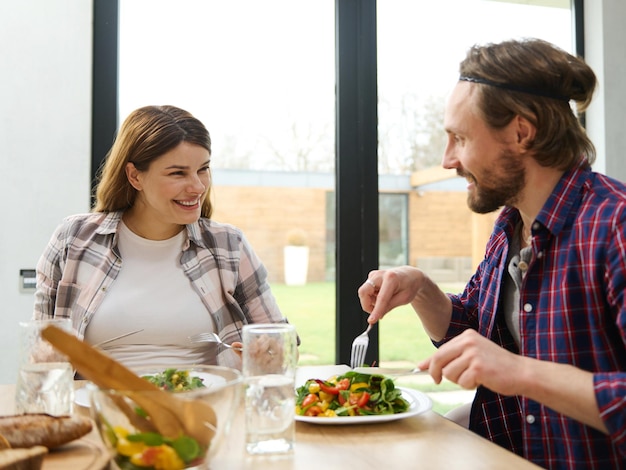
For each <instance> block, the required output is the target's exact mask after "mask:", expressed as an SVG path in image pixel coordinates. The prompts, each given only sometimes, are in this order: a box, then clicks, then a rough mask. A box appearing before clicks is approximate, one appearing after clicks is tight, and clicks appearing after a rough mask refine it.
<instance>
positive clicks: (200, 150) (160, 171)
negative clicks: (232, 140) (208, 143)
mask: <svg viewBox="0 0 626 470" xmlns="http://www.w3.org/2000/svg"><path fill="white" fill-rule="evenodd" d="M210 161H211V155H210V153H209V152H208V150H206V149H205V148H204V147H201V146H199V145H194V144H189V143H187V142H182V143H180V144H179V145H178V146H177V147H175V148H173V149H172V150H170V151H169V152H166V153H164V154H163V155H162V156H160V157H159V158H157V159H156V160H153V161H152V163H151V164H150V166H149V168H148V169H147V170H146V171H139V170H137V168H136V167H135V165H133V164H132V163H128V164H127V167H126V174H127V177H128V179H129V181H130V183H131V184H132V185H133V187H134V188H135V189H136V190H137V198H136V200H135V204H134V205H133V207H132V209H130V211H129V212H131V214H129V215H130V216H131V217H132V222H133V223H132V224H130V225H129V226H130V227H131V229H133V227H136V228H137V229H139V231H140V232H141V233H139V235H141V236H144V237H146V238H153V237H154V239H162V238H163V236H164V234H168V233H171V235H174V234H176V233H178V232H179V231H180V229H181V226H184V225H187V224H191V223H193V222H195V221H197V220H198V219H199V218H200V214H201V208H202V202H203V201H204V200H205V198H206V197H207V196H208V191H209V188H210V184H211V174H210V168H209V163H210Z"/></svg>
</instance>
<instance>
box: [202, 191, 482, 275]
mask: <svg viewBox="0 0 626 470" xmlns="http://www.w3.org/2000/svg"><path fill="white" fill-rule="evenodd" d="M327 192H328V190H327V189H324V188H288V187H287V188H276V187H262V186H242V187H237V186H215V187H214V188H213V202H214V213H213V219H215V220H216V221H219V222H226V223H230V224H233V225H235V226H237V227H239V228H240V229H242V230H243V232H244V233H245V235H246V237H247V238H248V240H249V241H250V243H251V244H252V246H253V247H254V249H255V251H256V252H257V254H258V255H259V257H260V258H261V260H262V261H263V262H264V263H265V265H266V267H267V269H268V271H269V279H270V282H284V268H283V247H284V245H285V240H286V235H287V232H288V231H289V230H290V229H292V228H302V229H304V230H306V232H307V233H308V238H309V247H310V253H309V271H308V280H309V281H313V282H319V281H324V280H326V254H325V246H326V214H325V207H326V206H325V204H326V202H325V201H326V193H327ZM466 198H467V195H466V193H465V192H463V191H429V192H424V193H418V192H415V191H411V192H410V193H409V229H408V230H409V238H410V239H409V262H410V263H411V264H413V265H415V263H416V260H417V258H418V257H472V256H473V253H472V248H473V246H475V245H476V244H477V242H476V240H475V235H474V234H475V233H476V230H475V228H474V225H475V223H476V222H475V217H476V214H472V212H471V211H470V210H469V209H468V208H467V204H466ZM487 217H488V218H486V219H485V221H486V222H485V223H487V224H491V223H492V220H493V217H492V216H487ZM487 233H488V232H487ZM480 236H481V237H484V236H485V235H484V234H480ZM485 241H486V239H485V240H484V241H479V242H478V245H483V246H484V242H485Z"/></svg>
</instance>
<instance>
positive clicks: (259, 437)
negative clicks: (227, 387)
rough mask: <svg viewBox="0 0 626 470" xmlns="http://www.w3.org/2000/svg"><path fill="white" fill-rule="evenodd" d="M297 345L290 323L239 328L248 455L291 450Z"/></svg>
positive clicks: (294, 332) (293, 425)
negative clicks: (244, 388) (241, 339)
mask: <svg viewBox="0 0 626 470" xmlns="http://www.w3.org/2000/svg"><path fill="white" fill-rule="evenodd" d="M297 348H298V346H297V335H296V330H295V327H294V326H293V325H289V324H285V323H277V324H254V325H245V326H244V327H243V376H244V382H245V387H246V393H245V404H246V411H245V414H246V450H247V451H248V453H250V454H277V453H285V452H290V451H291V450H292V449H293V446H294V440H295V411H294V410H295V388H294V381H295V375H296V362H297Z"/></svg>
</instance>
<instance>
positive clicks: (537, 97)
mask: <svg viewBox="0 0 626 470" xmlns="http://www.w3.org/2000/svg"><path fill="white" fill-rule="evenodd" d="M460 74H461V80H465V81H469V82H474V83H477V84H479V85H477V93H478V103H479V110H478V111H479V113H480V114H481V116H482V118H483V119H484V120H485V122H486V123H487V125H489V126H490V127H492V128H494V129H501V128H503V127H505V126H506V125H508V124H509V123H510V122H511V120H512V119H513V118H514V117H515V116H522V117H524V118H525V119H527V120H528V121H530V122H531V123H532V124H533V125H534V126H535V128H536V135H535V139H534V141H533V142H532V143H531V144H530V146H529V150H531V151H532V152H533V155H534V158H535V159H536V160H537V161H538V162H539V164H541V165H542V166H545V167H553V168H558V169H560V170H568V169H571V168H573V167H575V166H577V165H578V164H579V163H580V160H581V158H585V159H586V160H587V162H588V163H589V165H591V164H592V163H593V162H594V161H595V156H596V155H595V147H594V145H593V143H592V142H591V140H590V139H589V137H588V136H587V133H586V132H585V129H584V128H583V127H582V125H581V124H580V122H579V120H578V117H577V116H576V114H575V113H574V112H573V110H572V108H571V107H570V104H569V102H570V100H573V101H574V102H575V103H576V110H577V112H578V114H581V113H583V112H584V111H585V110H586V109H587V107H588V106H589V103H590V102H591V99H592V95H593V92H594V90H595V88H596V83H597V80H596V76H595V74H594V73H593V70H591V68H590V67H589V66H588V65H587V64H586V63H585V62H584V61H583V60H582V59H580V58H578V57H575V56H573V55H571V54H569V53H567V52H565V51H563V50H562V49H559V48H558V47H556V46H554V45H552V44H550V43H548V42H546V41H542V40H540V39H523V40H511V41H504V42H501V43H498V44H487V45H484V46H474V47H472V48H471V49H470V50H469V51H468V53H467V56H466V58H465V59H464V60H463V62H461V65H460Z"/></svg>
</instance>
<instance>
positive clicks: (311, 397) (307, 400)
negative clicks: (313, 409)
mask: <svg viewBox="0 0 626 470" xmlns="http://www.w3.org/2000/svg"><path fill="white" fill-rule="evenodd" d="M318 401H319V399H318V398H317V395H316V394H314V393H309V394H308V395H307V396H306V397H304V400H302V405H301V406H302V408H306V407H307V406H309V405H312V404H313V403H317V402H318Z"/></svg>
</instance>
